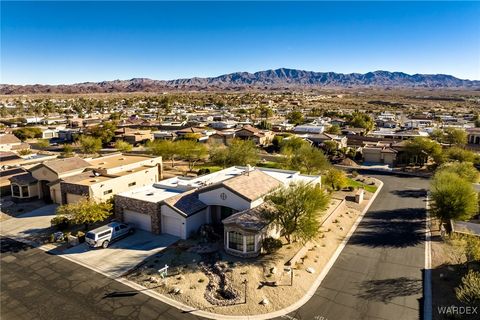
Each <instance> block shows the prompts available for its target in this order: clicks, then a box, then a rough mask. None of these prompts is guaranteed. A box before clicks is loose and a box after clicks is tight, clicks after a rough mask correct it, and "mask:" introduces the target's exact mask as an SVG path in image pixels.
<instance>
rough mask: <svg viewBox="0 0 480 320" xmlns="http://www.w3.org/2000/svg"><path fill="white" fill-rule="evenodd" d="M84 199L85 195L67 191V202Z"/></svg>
mask: <svg viewBox="0 0 480 320" xmlns="http://www.w3.org/2000/svg"><path fill="white" fill-rule="evenodd" d="M83 199H85V197H84V196H82V195H79V194H73V193H67V203H77V202H78V201H80V200H83Z"/></svg>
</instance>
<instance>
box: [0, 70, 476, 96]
mask: <svg viewBox="0 0 480 320" xmlns="http://www.w3.org/2000/svg"><path fill="white" fill-rule="evenodd" d="M302 87H303V88H357V87H358V88H361V87H363V88H365V87H378V88H458V89H480V80H462V79H458V78H455V77H454V76H451V75H446V74H414V75H409V74H406V73H403V72H389V71H374V72H368V73H364V74H361V73H349V74H343V73H335V72H313V71H304V70H297V69H286V68H280V69H276V70H266V71H259V72H255V73H249V72H235V73H230V74H225V75H221V76H218V77H211V78H197V77H195V78H188V79H177V80H167V81H165V80H152V79H147V78H134V79H130V80H114V81H102V82H84V83H76V84H71V85H39V84H35V85H25V86H22V85H11V84H0V94H30V93H107V92H142V91H144V92H159V91H160V92H161V91H169V90H245V89H294V88H302Z"/></svg>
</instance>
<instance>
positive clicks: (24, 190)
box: [22, 186, 29, 197]
mask: <svg viewBox="0 0 480 320" xmlns="http://www.w3.org/2000/svg"><path fill="white" fill-rule="evenodd" d="M28 196H29V194H28V186H22V197H28Z"/></svg>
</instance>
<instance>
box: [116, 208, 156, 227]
mask: <svg viewBox="0 0 480 320" xmlns="http://www.w3.org/2000/svg"><path fill="white" fill-rule="evenodd" d="M123 221H124V222H126V223H132V224H133V225H134V226H135V228H137V229H141V230H145V231H148V232H152V218H151V217H150V216H149V215H147V214H143V213H140V212H136V211H130V210H125V211H124V212H123Z"/></svg>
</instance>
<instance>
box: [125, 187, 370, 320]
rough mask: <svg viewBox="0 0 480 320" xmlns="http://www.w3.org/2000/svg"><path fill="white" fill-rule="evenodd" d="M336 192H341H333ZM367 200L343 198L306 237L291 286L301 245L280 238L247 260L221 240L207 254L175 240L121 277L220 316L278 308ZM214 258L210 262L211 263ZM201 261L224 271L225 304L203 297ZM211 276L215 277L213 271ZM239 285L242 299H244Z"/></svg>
mask: <svg viewBox="0 0 480 320" xmlns="http://www.w3.org/2000/svg"><path fill="white" fill-rule="evenodd" d="M352 194H353V193H352ZM340 195H342V196H343V195H344V194H343V193H339V194H335V195H334V196H335V197H339V196H340ZM349 195H350V196H351V194H349ZM365 198H366V199H370V198H371V194H370V193H368V192H367V193H366V197H365ZM338 202H340V201H339V200H338V199H332V206H336V203H338ZM367 203H368V200H365V201H364V202H363V203H362V204H361V205H358V204H356V203H353V202H351V201H347V203H346V207H345V208H344V209H342V210H338V212H335V215H332V217H330V218H329V219H327V220H326V222H325V223H324V225H323V226H322V227H321V229H320V231H321V232H320V234H319V236H318V237H317V238H316V239H314V241H312V247H311V248H309V249H308V250H306V253H305V254H301V259H299V262H298V263H297V264H296V265H295V267H294V268H293V285H291V275H290V273H289V272H288V271H287V269H288V268H286V264H287V262H289V261H290V260H291V259H292V258H293V257H294V256H295V255H296V254H297V252H298V251H299V250H300V249H301V248H302V247H303V244H301V243H300V242H294V243H292V244H287V243H286V242H285V239H282V240H283V242H284V245H283V247H282V248H281V249H280V250H279V251H278V252H276V253H274V254H270V255H261V256H259V257H257V258H252V259H243V258H237V257H233V256H231V255H228V254H226V253H225V252H224V251H223V249H222V244H221V243H217V244H214V245H210V246H209V247H208V249H209V250H207V251H211V252H210V253H200V252H199V251H201V250H197V249H198V248H199V243H198V241H195V240H186V241H180V242H178V243H177V244H175V245H174V246H172V247H170V248H168V249H166V250H165V251H163V252H161V253H159V254H156V255H154V256H152V257H150V258H149V259H148V260H146V261H145V263H143V264H142V265H141V266H138V267H137V268H136V269H134V270H132V271H131V272H130V273H129V274H128V275H127V276H126V277H127V279H129V280H131V281H134V282H136V283H138V284H140V285H142V286H144V287H147V288H152V289H154V290H156V291H157V292H159V293H161V294H164V295H166V296H168V297H169V298H172V299H175V300H177V301H179V302H181V303H184V304H186V305H188V306H191V307H194V308H196V309H199V310H203V311H208V312H214V313H219V314H226V315H232V314H234V315H253V314H260V313H268V312H273V311H276V310H280V309H283V308H285V307H287V306H289V305H291V304H292V303H294V302H295V301H297V300H299V299H300V298H301V297H303V296H304V295H305V293H306V292H307V291H308V290H309V289H310V287H311V286H312V284H313V283H314V281H315V279H316V278H317V277H318V275H319V273H320V272H321V271H322V269H323V268H324V266H325V265H326V263H327V262H328V260H329V259H330V257H331V256H332V255H333V253H334V252H335V250H336V249H337V247H338V245H339V244H340V242H341V241H342V240H343V239H344V237H345V236H346V234H347V232H348V230H350V228H351V226H352V225H353V223H354V221H355V220H356V219H357V217H358V216H359V214H360V212H361V210H362V209H363V208H364V207H365V206H366V205H367ZM304 251H305V250H304ZM202 252H203V251H202ZM214 262H216V263H215V264H213V263H214ZM165 265H168V266H169V271H168V276H167V277H166V278H164V279H162V277H161V276H160V274H159V273H158V270H159V269H160V268H162V267H164V266H165ZM205 265H207V266H209V265H210V266H212V267H216V268H217V269H218V270H217V271H219V273H218V274H224V276H222V277H223V278H225V279H226V280H218V281H226V286H227V288H228V290H227V291H228V292H230V291H231V292H233V293H235V294H236V295H237V297H236V299H234V301H233V300H232V303H231V304H230V305H226V306H216V305H212V304H211V303H210V302H209V301H208V300H207V299H209V298H208V297H207V299H206V292H208V291H209V290H208V289H209V282H210V281H209V276H207V274H208V271H207V272H206V269H205V267H204V266H205ZM307 269H308V271H307ZM209 270H212V269H209ZM210 278H212V276H210ZM213 278H216V279H220V278H218V277H216V276H213ZM245 280H247V282H246V284H245ZM245 287H246V291H247V295H246V296H247V299H246V300H247V303H244V302H245ZM217 289H218V287H215V290H217ZM220 298H222V295H221V294H220Z"/></svg>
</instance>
